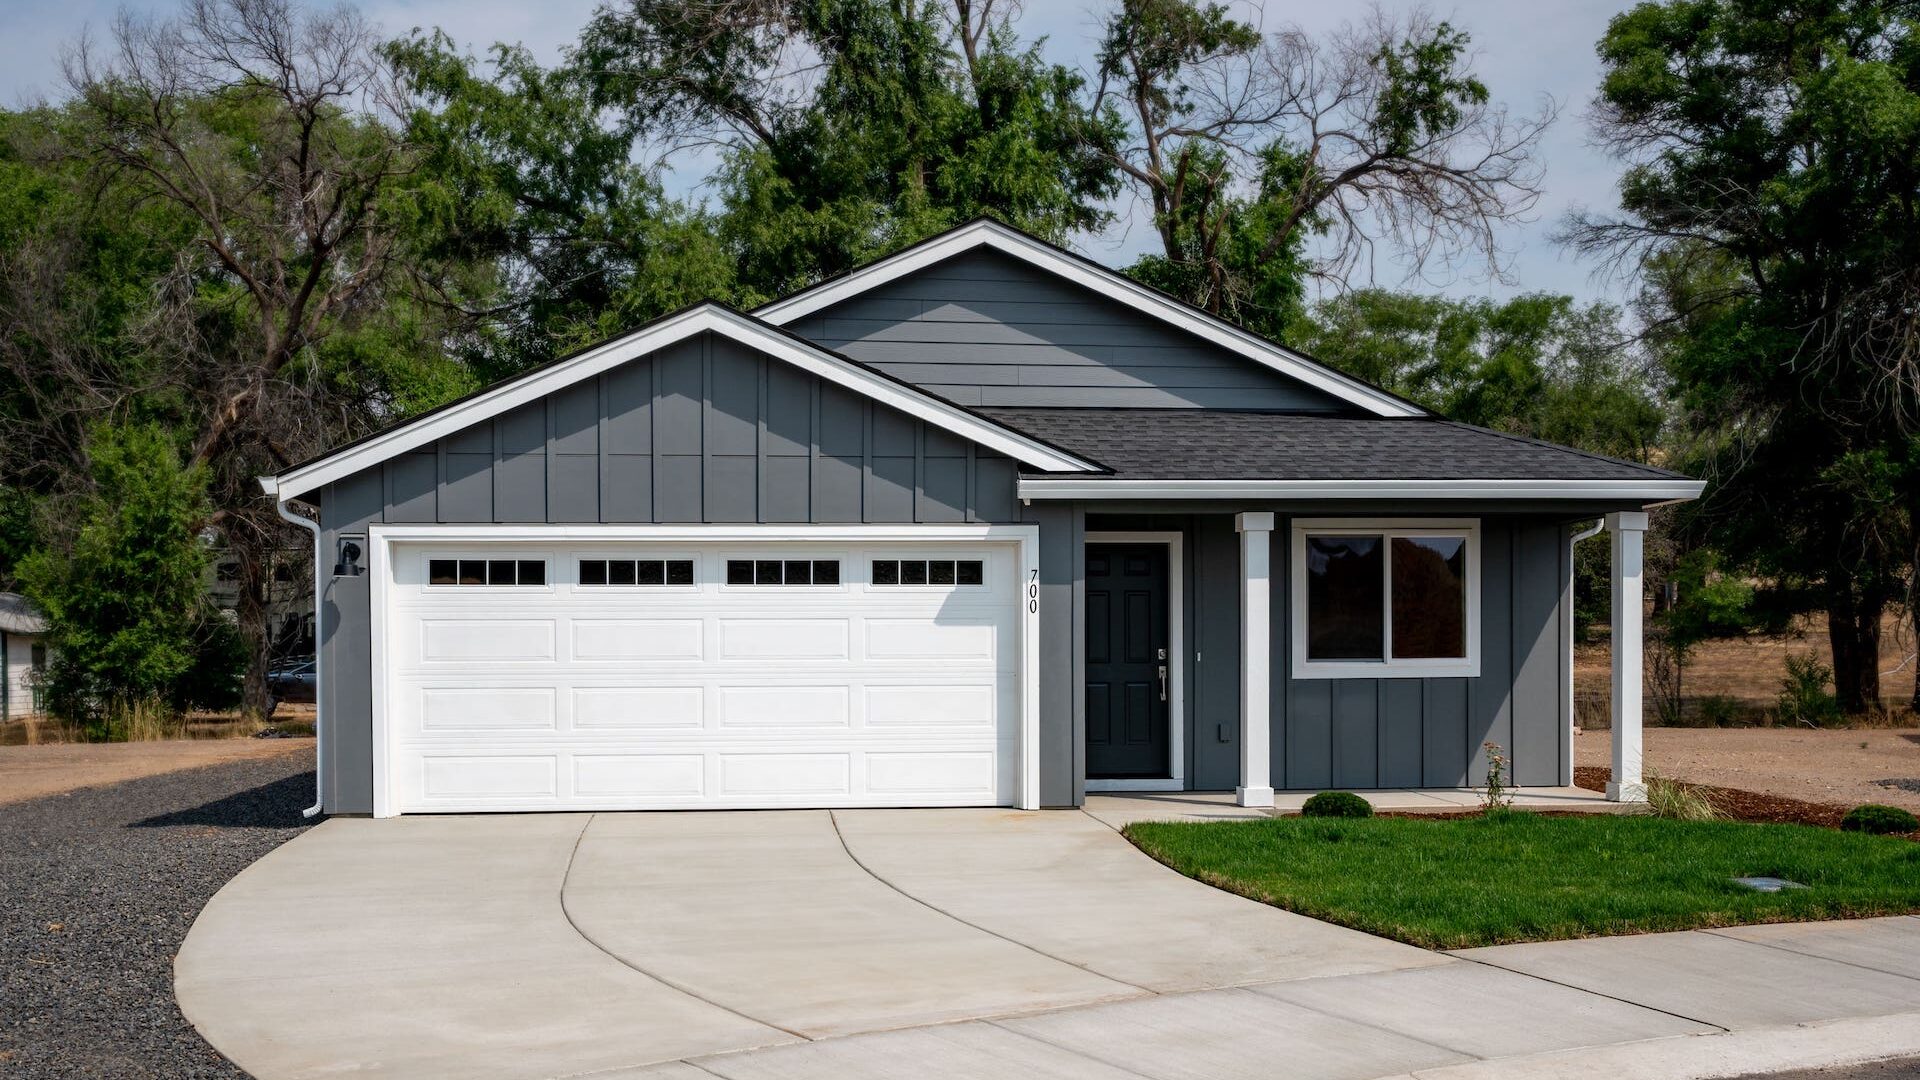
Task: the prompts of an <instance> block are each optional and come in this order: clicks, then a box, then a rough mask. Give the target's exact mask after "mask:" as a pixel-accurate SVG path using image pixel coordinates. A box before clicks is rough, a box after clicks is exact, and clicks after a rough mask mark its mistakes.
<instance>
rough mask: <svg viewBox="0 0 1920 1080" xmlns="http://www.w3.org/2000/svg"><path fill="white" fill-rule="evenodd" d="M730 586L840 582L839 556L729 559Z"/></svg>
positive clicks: (728, 582) (828, 583) (728, 581)
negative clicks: (823, 557) (827, 557)
mask: <svg viewBox="0 0 1920 1080" xmlns="http://www.w3.org/2000/svg"><path fill="white" fill-rule="evenodd" d="M727 584H729V585H802V586H807V585H839V584H840V560H838V559H728V560H727Z"/></svg>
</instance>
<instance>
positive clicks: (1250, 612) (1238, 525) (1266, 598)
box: [1233, 514, 1273, 806]
mask: <svg viewBox="0 0 1920 1080" xmlns="http://www.w3.org/2000/svg"><path fill="white" fill-rule="evenodd" d="M1233 525H1234V528H1235V529H1237V530H1239V533H1240V790H1239V802H1240V805H1241V806H1272V805H1273V778H1272V776H1271V775H1270V771H1271V769H1272V764H1271V761H1272V757H1271V754H1270V753H1269V749H1268V748H1269V746H1270V745H1271V743H1272V739H1273V733H1272V715H1271V712H1270V710H1269V708H1268V697H1269V695H1270V694H1271V693H1272V692H1273V679H1272V675H1271V673H1270V672H1269V671H1268V662H1267V661H1268V656H1269V638H1270V633H1269V630H1268V628H1269V627H1270V626H1271V625H1272V623H1271V621H1270V614H1269V608H1270V605H1271V604H1272V598H1273V573H1272V568H1271V561H1272V552H1273V515H1272V514H1240V515H1237V516H1236V517H1235V518H1234V522H1233Z"/></svg>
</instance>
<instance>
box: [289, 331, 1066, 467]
mask: <svg viewBox="0 0 1920 1080" xmlns="http://www.w3.org/2000/svg"><path fill="white" fill-rule="evenodd" d="M709 331H711V332H713V333H716V334H720V335H722V336H725V337H728V338H731V339H732V340H734V341H737V342H740V343H741V344H743V345H746V346H748V347H750V348H753V349H755V350H758V351H759V352H762V353H765V354H767V355H769V356H772V357H775V358H776V359H780V360H784V361H786V362H787V363H790V364H792V365H793V366H795V367H797V368H799V369H801V370H802V371H805V372H807V373H809V374H812V375H816V376H818V377H820V378H822V379H825V380H826V381H828V382H830V383H834V384H835V385H838V386H843V387H846V388H847V389H849V390H853V391H854V392H856V393H859V394H862V395H865V396H866V397H869V398H871V399H873V400H874V401H878V402H880V403H881V404H883V405H887V406H890V407H892V408H895V409H898V410H900V411H901V412H904V413H906V414H908V415H910V416H913V417H916V418H918V419H921V420H924V421H926V422H927V423H930V424H933V425H934V426H935V427H939V428H944V429H945V430H947V431H951V432H953V433H954V434H956V435H959V436H961V437H962V438H965V439H969V440H972V441H973V442H975V443H978V444H979V445H981V446H985V447H987V448H989V449H991V450H994V451H997V452H999V453H1002V454H1005V455H1007V456H1008V457H1010V458H1013V459H1014V460H1016V461H1019V462H1021V463H1022V464H1024V465H1027V466H1029V467H1031V468H1035V469H1044V470H1047V471H1049V472H1098V471H1099V466H1097V465H1094V464H1093V463H1091V462H1088V461H1084V460H1082V459H1080V458H1077V457H1074V456H1073V455H1071V454H1068V453H1067V452H1065V451H1063V450H1058V449H1055V448H1054V447H1051V446H1048V445H1046V444H1045V443H1042V442H1039V441H1037V440H1034V439H1032V438H1030V437H1028V436H1025V435H1022V434H1020V433H1019V432H1016V431H1013V430H1012V429H1010V428H1006V427H1002V426H1001V425H999V424H996V423H993V422H992V421H990V420H987V419H986V418H984V417H980V416H975V415H973V414H972V413H969V412H967V411H966V410H964V409H961V408H959V407H958V406H955V405H951V404H949V403H947V402H945V401H942V400H940V399H939V398H936V397H933V396H931V395H929V394H927V393H925V392H924V391H921V390H916V389H914V388H912V387H910V386H907V385H905V384H903V383H899V382H895V381H894V380H892V379H889V378H887V377H885V376H883V375H879V374H877V373H875V372H873V371H870V370H868V369H866V368H863V367H861V366H860V365H858V364H855V363H853V362H851V361H849V360H847V359H845V358H844V357H839V356H835V355H833V354H832V353H829V352H827V351H825V350H823V349H820V348H818V347H816V346H813V345H808V344H806V343H805V342H803V341H800V340H797V339H795V338H792V337H789V336H787V335H786V334H782V333H777V332H775V331H772V330H769V329H768V328H767V327H765V326H763V325H761V324H759V323H758V322H756V321H755V320H754V319H752V318H750V317H748V316H745V315H742V314H740V313H739V312H736V311H731V310H728V309H727V308H723V307H720V306H719V305H717V304H702V305H700V306H699V307H695V308H692V309H690V310H688V311H685V312H683V313H681V314H679V315H675V316H672V317H670V318H666V319H663V320H661V321H659V322H657V323H654V324H653V325H651V326H648V327H645V328H643V329H641V330H636V331H634V332H633V333H631V334H628V335H627V336H625V337H621V338H616V339H614V340H612V341H609V342H607V343H606V344H604V345H600V346H597V347H595V348H592V349H589V350H587V351H586V352H583V353H580V354H579V355H577V356H574V357H572V358H570V359H568V360H564V361H562V362H560V363H557V364H554V365H553V366H551V367H548V368H545V369H543V370H541V371H538V372H535V373H533V374H531V375H528V376H526V377H524V378H520V379H516V380H514V381H512V382H509V383H506V384H504V385H502V386H500V387H498V388H497V389H494V390H490V391H487V392H484V393H481V394H477V395H475V396H473V397H470V398H468V399H466V400H464V401H461V402H458V403H456V404H454V405H451V406H448V407H447V408H445V409H442V410H440V411H439V412H436V413H431V414H428V415H426V416H423V417H421V418H420V419H419V420H416V421H413V422H411V423H406V424H402V425H400V426H399V427H396V428H394V429H392V430H390V431H387V432H385V433H383V434H380V435H376V436H374V437H373V438H370V439H367V440H366V441H364V442H360V443H356V444H354V445H352V446H348V447H346V448H344V449H342V450H340V451H338V452H336V453H333V454H328V455H327V456H325V457H323V458H320V459H318V460H316V461H313V462H311V463H309V464H307V465H303V466H301V467H299V468H297V469H294V470H292V471H289V472H284V473H281V474H279V475H277V476H263V477H261V478H260V486H261V487H262V488H263V489H265V490H266V492H267V493H268V494H269V495H275V496H279V495H280V493H282V492H286V493H297V492H303V491H311V490H313V489H315V488H318V487H323V486H325V485H327V484H330V483H332V482H334V481H335V480H339V479H342V478H345V477H348V476H351V475H353V474H354V473H357V472H360V471H361V470H363V469H367V468H370V467H372V466H374V465H377V464H379V463H380V462H383V461H385V460H387V459H388V458H391V457H395V456H397V455H399V454H404V453H406V452H407V451H409V450H417V449H419V448H420V447H423V446H431V445H432V444H433V443H435V442H437V441H439V440H440V439H443V438H445V437H446V436H448V435H452V434H453V433H455V432H457V431H462V430H465V429H466V428H469V427H472V426H473V425H474V424H478V423H481V422H483V421H486V420H489V419H492V418H493V417H495V416H498V415H500V414H501V413H504V412H507V411H509V410H511V409H515V408H518V407H519V406H521V405H525V404H528V403H530V402H534V401H538V400H539V399H541V398H543V397H545V396H547V395H548V394H551V393H553V392H554V391H556V390H560V389H563V388H564V387H567V386H570V385H572V384H573V383H576V382H579V381H580V380H582V379H588V378H592V377H593V376H595V375H598V374H600V373H601V372H604V371H609V370H611V369H613V368H616V367H618V366H620V365H621V364H624V363H627V362H628V361H630V360H634V359H636V358H638V357H641V356H645V355H646V354H648V353H651V352H654V351H657V350H659V349H662V348H665V347H667V346H669V345H672V344H674V343H675V342H678V341H682V340H685V339H686V338H690V337H693V336H694V335H696V334H700V333H705V332H709Z"/></svg>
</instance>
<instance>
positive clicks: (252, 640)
mask: <svg viewBox="0 0 1920 1080" xmlns="http://www.w3.org/2000/svg"><path fill="white" fill-rule="evenodd" d="M230 542H231V541H230ZM232 551H233V554H234V556H235V561H236V562H237V563H238V564H239V567H238V580H237V584H238V585H239V590H240V596H239V599H238V600H237V601H236V602H235V604H234V615H235V616H236V617H237V618H238V619H239V623H240V636H241V637H243V638H245V639H246V642H247V677H246V681H245V683H243V684H242V686H241V696H240V711H241V713H242V714H243V715H245V716H247V717H250V718H252V719H254V720H259V721H265V720H266V719H267V665H268V662H269V660H270V657H269V655H268V654H269V652H270V650H271V648H272V644H273V643H272V641H271V640H270V638H269V635H268V632H267V590H268V588H270V587H271V583H272V580H273V553H272V552H271V551H257V550H252V549H251V548H249V547H248V546H247V545H244V544H238V545H234V546H233V547H232Z"/></svg>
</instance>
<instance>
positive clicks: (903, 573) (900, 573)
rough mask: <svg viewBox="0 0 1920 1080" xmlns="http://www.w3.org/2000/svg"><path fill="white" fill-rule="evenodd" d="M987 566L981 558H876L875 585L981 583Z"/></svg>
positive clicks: (874, 565) (874, 568)
mask: <svg viewBox="0 0 1920 1080" xmlns="http://www.w3.org/2000/svg"><path fill="white" fill-rule="evenodd" d="M985 581H986V565H985V564H984V563H983V562H981V561H980V560H979V559H875V560H873V583H874V584H875V585H980V584H984V583H985Z"/></svg>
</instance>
